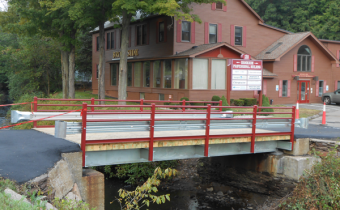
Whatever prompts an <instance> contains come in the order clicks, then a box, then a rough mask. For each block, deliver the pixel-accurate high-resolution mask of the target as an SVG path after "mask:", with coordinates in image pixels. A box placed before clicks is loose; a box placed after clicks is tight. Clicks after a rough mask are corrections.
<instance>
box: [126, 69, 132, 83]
mask: <svg viewBox="0 0 340 210" xmlns="http://www.w3.org/2000/svg"><path fill="white" fill-rule="evenodd" d="M127 86H129V87H131V86H132V63H128V64H127Z"/></svg>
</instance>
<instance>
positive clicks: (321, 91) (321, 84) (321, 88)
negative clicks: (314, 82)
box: [319, 80, 324, 96]
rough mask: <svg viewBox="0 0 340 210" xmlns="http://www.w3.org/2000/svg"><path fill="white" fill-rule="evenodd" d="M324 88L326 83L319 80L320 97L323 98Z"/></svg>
mask: <svg viewBox="0 0 340 210" xmlns="http://www.w3.org/2000/svg"><path fill="white" fill-rule="evenodd" d="M323 86H324V82H323V81H322V80H319V96H322V94H323Z"/></svg>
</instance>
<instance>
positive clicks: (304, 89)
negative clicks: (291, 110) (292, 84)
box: [297, 81, 310, 103]
mask: <svg viewBox="0 0 340 210" xmlns="http://www.w3.org/2000/svg"><path fill="white" fill-rule="evenodd" d="M297 82H298V83H297V97H298V98H297V99H298V101H299V103H309V97H310V81H297Z"/></svg>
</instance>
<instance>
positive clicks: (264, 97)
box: [261, 95, 274, 115]
mask: <svg viewBox="0 0 340 210" xmlns="http://www.w3.org/2000/svg"><path fill="white" fill-rule="evenodd" d="M262 106H264V107H270V103H269V99H268V97H267V96H265V95H263V96H262ZM261 112H274V109H261ZM264 115H269V114H264Z"/></svg>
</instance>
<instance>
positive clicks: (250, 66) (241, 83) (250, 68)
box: [231, 59, 263, 91]
mask: <svg viewBox="0 0 340 210" xmlns="http://www.w3.org/2000/svg"><path fill="white" fill-rule="evenodd" d="M262 69H263V68H262V61H260V60H240V59H233V60H232V61H231V73H232V76H231V90H232V91H233V90H242V91H244V90H251V91H254V90H262Z"/></svg>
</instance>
